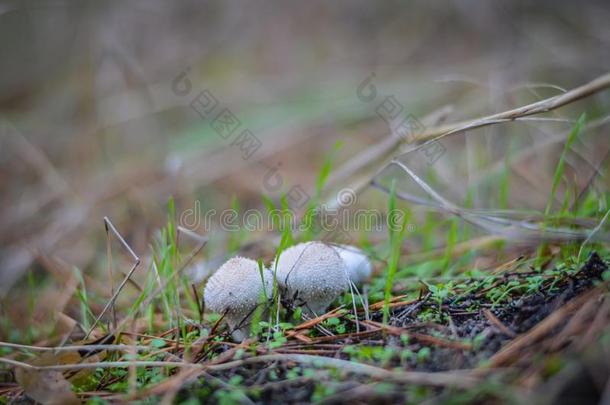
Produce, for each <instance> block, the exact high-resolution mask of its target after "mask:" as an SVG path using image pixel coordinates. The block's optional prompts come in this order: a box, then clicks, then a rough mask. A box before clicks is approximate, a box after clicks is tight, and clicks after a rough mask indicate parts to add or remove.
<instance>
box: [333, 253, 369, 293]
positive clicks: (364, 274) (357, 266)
mask: <svg viewBox="0 0 610 405" xmlns="http://www.w3.org/2000/svg"><path fill="white" fill-rule="evenodd" d="M333 247H334V248H335V250H336V251H337V253H339V256H341V259H343V262H344V263H345V266H346V267H347V275H348V276H349V279H350V281H351V282H352V283H354V284H360V283H364V282H365V281H367V280H368V279H369V278H370V277H371V274H372V273H373V265H372V264H371V261H370V260H369V258H368V256H367V254H366V253H364V251H362V249H359V248H357V247H356V246H351V245H336V246H333Z"/></svg>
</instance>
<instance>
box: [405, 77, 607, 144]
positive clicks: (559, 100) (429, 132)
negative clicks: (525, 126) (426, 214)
mask: <svg viewBox="0 0 610 405" xmlns="http://www.w3.org/2000/svg"><path fill="white" fill-rule="evenodd" d="M609 87H610V73H606V74H604V75H602V76H599V77H597V78H596V79H593V80H591V81H590V82H589V83H586V84H583V85H582V86H579V87H576V88H574V89H572V90H569V91H566V92H565V93H562V94H559V95H557V96H553V97H549V98H546V99H544V100H540V101H537V102H535V103H532V104H528V105H524V106H522V107H518V108H514V109H512V110H508V111H503V112H501V113H497V114H492V115H488V116H486V117H481V118H475V119H473V120H469V121H462V122H458V123H454V124H448V125H443V126H440V127H436V128H434V127H433V128H429V129H425V130H424V131H423V132H422V133H420V134H418V135H417V136H415V141H428V140H430V139H439V138H442V137H445V136H448V135H451V134H455V133H458V132H462V131H465V130H468V129H474V128H480V127H483V126H487V125H493V124H498V123H502V122H507V121H513V120H516V119H519V118H523V117H527V116H529V115H534V114H541V113H545V112H549V111H552V110H555V109H557V108H559V107H562V106H564V105H567V104H570V103H573V102H574V101H578V100H580V99H582V98H585V97H589V96H591V95H593V94H595V93H597V92H599V91H602V90H605V89H607V88H609Z"/></svg>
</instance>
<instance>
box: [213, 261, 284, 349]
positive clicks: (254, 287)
mask: <svg viewBox="0 0 610 405" xmlns="http://www.w3.org/2000/svg"><path fill="white" fill-rule="evenodd" d="M263 276H264V279H265V282H264V285H263V280H262V279H261V274H260V271H259V267H258V263H257V262H255V261H254V260H252V259H247V258H245V257H234V258H232V259H229V260H228V261H227V262H225V263H224V264H223V265H222V266H220V268H219V269H218V270H217V271H216V272H215V273H214V274H213V275H212V276H211V277H210V278H209V280H208V282H207V284H206V286H205V290H204V300H205V306H206V308H207V309H209V310H211V311H213V312H216V313H219V314H225V317H224V320H225V321H226V322H227V324H228V325H229V328H230V329H231V330H232V337H233V339H234V340H235V341H237V342H241V341H242V340H244V338H246V337H247V336H248V334H249V331H250V328H249V325H248V323H249V321H250V318H251V317H252V315H253V314H254V312H255V310H256V306H257V305H258V304H259V303H260V300H261V297H262V294H263V292H264V293H265V296H266V297H267V298H269V297H271V294H272V293H273V273H271V271H269V269H266V268H264V269H263Z"/></svg>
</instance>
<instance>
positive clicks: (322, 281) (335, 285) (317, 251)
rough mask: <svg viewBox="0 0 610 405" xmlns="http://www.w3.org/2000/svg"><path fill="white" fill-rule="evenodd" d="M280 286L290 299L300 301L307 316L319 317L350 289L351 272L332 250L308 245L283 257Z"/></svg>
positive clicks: (310, 243)
mask: <svg viewBox="0 0 610 405" xmlns="http://www.w3.org/2000/svg"><path fill="white" fill-rule="evenodd" d="M271 270H272V271H274V270H275V263H274V264H272V267H271ZM277 282H278V284H279V285H280V287H281V288H282V289H283V291H284V293H285V294H287V296H288V298H289V299H293V298H296V301H297V302H298V303H300V304H302V305H303V306H304V310H305V311H306V312H307V313H310V314H311V313H312V312H313V314H316V315H319V314H321V313H324V311H325V310H326V308H328V306H329V305H330V304H331V303H332V302H333V301H334V300H335V298H337V297H338V296H339V295H341V293H343V291H345V289H346V288H347V287H348V278H347V268H346V267H345V263H343V260H342V259H341V257H340V256H339V254H338V253H337V252H336V251H335V249H333V248H332V247H330V246H328V245H326V244H324V243H321V242H305V243H300V244H298V245H295V246H292V247H290V248H288V249H286V250H285V251H283V252H282V253H281V254H280V257H279V261H278V262H277Z"/></svg>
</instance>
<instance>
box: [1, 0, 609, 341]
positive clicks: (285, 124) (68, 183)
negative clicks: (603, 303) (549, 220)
mask: <svg viewBox="0 0 610 405" xmlns="http://www.w3.org/2000/svg"><path fill="white" fill-rule="evenodd" d="M608 21H610V7H608V4H607V2H606V1H597V2H596V1H589V2H586V3H581V2H569V1H553V2H551V1H548V2H535V3H531V2H520V1H517V2H509V1H498V2H474V1H446V2H427V1H414V2H400V1H395V2H394V1H389V2H382V3H378V2H369V1H352V2H343V1H341V2H332V3H330V2H323V1H308V2H299V3H292V4H290V5H289V4H287V3H285V2H279V1H278V2H265V3H264V4H260V3H252V2H245V1H234V2H200V1H176V2H171V3H167V2H161V1H157V0H147V1H138V0H134V1H129V2H103V3H100V2H96V1H89V0H83V1H78V2H77V1H52V0H49V1H29V0H21V1H1V2H0V135H1V137H0V206H1V207H2V209H1V211H0V241H1V242H0V246H1V248H0V266H1V267H0V294H1V296H2V317H3V318H5V317H6V319H11V321H10V323H7V322H8V321H6V322H5V321H3V322H4V325H3V326H2V329H3V332H2V333H1V334H2V335H5V334H6V335H9V334H10V332H9V329H8V328H9V325H15V324H16V325H19V324H20V323H23V322H25V321H26V320H27V321H30V320H31V318H30V317H29V316H27V314H29V313H30V312H32V311H31V310H29V309H27V308H21V306H19V307H17V306H15V305H13V304H12V302H14V301H13V300H14V299H15V297H18V296H20V295H19V294H21V291H23V289H24V288H26V287H28V286H29V287H32V286H44V287H45V288H44V289H42V288H41V289H34V290H31V289H30V290H29V291H42V292H41V293H37V294H36V296H35V301H36V303H35V304H32V306H35V307H36V308H37V309H36V310H35V311H34V315H33V316H34V319H44V318H45V317H47V316H49V314H50V313H51V312H53V313H55V312H62V310H63V308H64V307H65V306H66V303H67V302H68V301H69V300H70V299H72V298H71V297H72V293H73V291H74V289H75V288H77V285H78V283H79V281H78V279H77V278H74V272H73V269H74V268H77V269H79V271H80V272H82V274H84V276H85V279H86V282H87V284H88V286H89V287H90V288H91V289H92V291H93V292H92V294H94V295H95V294H96V291H97V294H99V299H98V300H97V301H95V300H94V302H95V303H96V305H97V307H95V308H97V309H98V311H99V309H100V306H102V305H103V304H104V303H105V301H106V300H107V295H108V292H107V284H106V283H107V282H106V281H104V280H105V275H106V273H105V271H106V270H105V269H106V267H105V266H106V264H105V260H106V236H105V235H106V234H105V230H104V223H103V218H104V216H107V217H109V218H110V220H111V221H112V223H113V224H114V225H115V226H116V227H117V229H118V230H119V231H120V232H121V233H122V235H123V236H124V238H125V240H126V241H127V243H128V244H129V245H130V246H131V247H132V248H133V250H134V251H135V252H136V253H137V254H138V255H140V256H142V257H144V258H145V257H146V256H147V254H148V253H147V252H148V251H149V246H150V244H151V240H152V238H153V237H154V233H155V230H156V229H158V228H160V227H161V226H162V225H163V224H165V223H166V218H167V202H168V199H169V198H170V197H172V196H173V198H175V201H176V211H177V215H180V213H183V212H185V210H189V209H193V208H195V207H197V209H199V210H201V211H206V210H210V209H216V210H219V211H220V210H223V209H225V208H228V207H231V206H235V205H236V204H237V203H236V201H238V204H239V206H240V208H241V209H242V210H245V209H249V208H261V207H264V204H263V200H262V197H261V196H262V195H265V196H268V197H269V198H270V199H271V200H272V201H275V202H277V201H279V200H280V197H281V195H282V193H288V192H290V191H291V190H293V188H294V187H295V186H299V188H298V189H297V191H298V193H301V194H300V195H301V196H303V195H306V196H312V195H314V194H315V184H316V178H318V176H319V173H320V170H321V168H322V167H323V165H324V162H325V160H326V159H328V157H329V155H332V158H333V167H340V166H341V165H342V163H344V162H347V161H349V159H350V158H353V157H354V156H357V155H358V154H360V153H365V152H366V151H367V150H370V148H373V147H374V146H375V145H377V144H379V143H380V142H382V141H383V140H385V139H386V138H387V137H388V134H389V132H390V131H389V129H388V126H387V124H386V123H385V122H384V120H383V119H382V118H380V116H379V114H378V109H379V106H380V105H381V103H382V102H383V101H384V100H386V98H387V97H389V96H393V97H394V99H395V100H397V101H398V103H400V105H401V107H403V111H402V114H404V115H409V116H413V117H415V118H416V119H417V120H418V121H419V122H421V123H422V125H423V126H429V125H438V124H440V123H442V122H457V121H460V120H465V119H470V118H476V117H479V116H483V115H486V114H491V113H495V112H501V111H504V110H507V109H510V108H514V107H518V106H521V105H525V104H527V103H532V102H535V101H538V100H541V99H543V98H546V97H550V96H552V95H556V94H560V93H562V92H564V91H565V90H567V89H571V88H573V87H576V86H579V85H581V84H584V83H586V82H588V81H590V80H592V79H594V78H595V77H597V76H600V75H602V74H604V73H606V71H607V70H608V68H609V67H610V26H609V25H608V24H607V22H608ZM367 80H369V81H368V82H367ZM363 85H366V86H367V87H366V88H367V89H370V88H372V87H370V86H369V85H372V86H374V89H375V94H374V95H372V94H368V95H367V96H364V97H363V95H362V89H363ZM609 105H610V92H601V93H599V94H596V95H594V96H592V97H590V98H587V99H586V100H583V101H580V102H578V103H575V104H571V105H569V106H567V107H565V108H562V109H561V110H558V111H556V112H552V113H549V114H548V115H547V117H548V120H541V121H537V120H533V121H523V122H515V123H509V124H503V125H496V126H490V127H485V128H481V129H478V130H476V131H471V132H468V133H466V134H459V135H456V136H452V137H451V138H447V139H446V140H443V148H444V150H445V153H444V155H443V156H442V157H440V159H438V160H437V161H435V162H433V164H428V163H429V162H427V163H426V162H424V163H426V164H423V165H422V166H421V167H422V169H421V171H420V173H421V174H422V177H425V178H426V179H427V180H426V181H430V179H431V178H434V179H436V180H435V183H434V184H435V185H436V187H437V191H439V192H441V193H442V194H443V195H444V196H445V197H446V198H450V199H451V200H452V201H453V202H455V203H456V204H458V205H460V206H469V207H472V208H486V209H496V208H510V209H519V210H534V211H536V212H541V211H543V210H544V208H545V204H546V202H547V199H548V196H549V192H550V189H551V183H552V175H553V171H554V168H555V165H556V164H557V159H558V156H559V155H560V153H561V151H562V149H563V142H564V141H565V139H566V136H567V134H568V133H569V131H570V129H571V128H572V127H573V125H574V122H575V121H576V119H577V118H578V117H579V116H580V114H581V113H582V112H587V119H588V122H590V123H594V124H595V125H593V126H591V128H590V130H589V131H587V138H586V141H582V142H577V144H576V145H575V146H574V149H575V151H577V153H576V154H575V155H574V156H570V157H569V159H568V161H569V163H570V168H571V169H572V171H571V172H570V171H569V172H568V175H567V176H566V177H567V178H569V179H571V180H574V185H575V189H574V190H572V191H571V192H572V194H571V195H572V196H574V195H576V196H579V195H580V194H581V193H582V192H583V190H589V187H591V186H592V185H593V186H594V187H596V188H597V189H599V190H601V191H600V193H603V192H604V191H606V190H607V185H608V183H607V182H608V180H607V177H605V176H604V173H607V168H608V165H607V160H606V157H607V152H608V148H609V144H610V143H609V142H608V141H607V139H608V133H607V132H608V128H607V125H606V122H607V121H608V120H606V119H605V114H607V111H608V107H609ZM212 107H214V108H212ZM207 109H210V111H208V110H207ZM439 111H441V112H442V114H440V116H439V117H437V119H436V120H430V121H426V117H429V115H430V114H434V113H435V112H437V113H438V112H439ZM222 114H224V115H222ZM219 115H220V117H219ZM217 117H219V118H217ZM215 120H216V121H215ZM218 120H219V121H218ZM219 125H220V126H219ZM244 130H249V132H246V135H242V134H243V133H244V132H243V131H244ZM229 132H230V134H229ZM240 137H241V138H240ZM240 140H241V141H242V143H240ZM245 140H248V143H246V144H244V143H243V142H244V141H245ZM338 141H340V142H341V145H342V147H341V148H339V149H336V148H335V145H336V143H337V142H338ZM246 146H248V147H247V148H246V150H244V147H246ZM333 151H335V152H333ZM525 152H527V153H525ZM397 154H398V153H397ZM507 156H511V158H510V159H508V158H507ZM513 158H514V160H513ZM515 162H516V163H515ZM513 163H515V164H513ZM493 165H496V166H497V167H496V168H497V169H498V170H496V171H495V172H494V170H492V166H493ZM498 165H499V166H498ZM381 168H382V166H381V165H377V166H374V167H373V173H372V174H374V172H375V171H377V170H379V169H381ZM274 170H275V171H274ZM270 171H274V173H276V174H279V175H280V176H281V181H280V182H277V181H275V180H274V181H275V182H274V183H273V185H270V183H269V181H270V180H269V177H268V174H269V173H270ZM331 172H332V171H331ZM508 172H510V173H511V176H512V175H513V174H514V176H513V177H511V179H513V178H514V180H513V181H511V182H510V187H509V186H508V180H506V179H507V178H508V177H506V173H508ZM494 173H495V174H494ZM570 173H571V174H570ZM577 175H578V176H577ZM393 176H394V177H397V176H398V175H393ZM494 176H495V177H494ZM502 176H504V177H502ZM348 177H349V176H348ZM577 177H578V178H577ZM331 178H332V174H331ZM275 179H276V180H277V179H278V178H275ZM502 179H504V181H505V182H506V185H505V186H503V187H504V188H502V189H503V190H504V194H503V195H502V193H500V194H498V187H499V184H503V183H501V182H502ZM403 180H404V179H403ZM401 181H402V180H401ZM348 184H349V182H348V181H347V180H345V181H341V182H340V184H334V186H335V187H338V188H341V187H342V186H347V185H348ZM401 187H404V189H405V190H406V189H407V188H408V184H406V183H405V184H404V185H402V186H401ZM569 188H570V187H569V186H565V187H564V188H563V191H562V192H563V193H566V192H567V191H566V190H568V189H569ZM293 191H294V190H293ZM298 193H297V194H298ZM293 197H295V196H294V195H293ZM300 198H301V197H298V196H296V197H295V198H294V201H295V204H296V205H300V203H299V201H298V200H299V199H300ZM232 201H233V203H232ZM558 201H559V205H561V201H562V197H559V198H558ZM232 204H233V205H232ZM386 204H387V195H385V194H384V193H382V192H380V191H379V190H376V189H372V188H365V189H364V190H362V192H361V193H359V195H358V201H357V205H358V206H361V207H366V208H375V207H377V208H379V207H381V208H383V207H385V206H386ZM423 208H425V207H423ZM423 208H422V211H417V210H418V209H419V208H417V207H415V208H413V209H414V210H415V211H414V216H413V218H414V219H413V221H415V222H417V226H418V227H425V226H426V221H427V220H429V218H430V215H434V212H432V213H431V212H430V211H429V210H424V209H423ZM602 208H603V207H602ZM451 224H452V222H451V218H448V219H447V222H446V223H445V222H443V223H441V224H439V227H438V233H439V235H441V236H442V235H444V232H446V229H449V228H450V227H451ZM193 230H194V231H197V232H198V233H200V234H206V235H207V236H208V237H210V243H209V244H208V246H206V248H205V251H204V252H203V256H204V257H205V258H206V259H208V258H212V257H215V256H218V255H221V256H222V255H223V254H225V253H226V252H227V251H228V250H230V249H228V248H227V247H226V246H227V239H231V238H235V236H234V235H233V236H232V235H227V233H226V232H220V231H218V232H211V231H210V230H203V229H197V227H195V228H194V229H193ZM473 232H474V231H473ZM462 236H464V237H472V236H473V234H472V233H470V234H468V235H462ZM354 237H355V238H361V236H354ZM256 238H257V236H256V235H254V234H253V233H248V234H246V235H242V236H241V239H240V240H239V241H240V244H245V243H247V242H250V241H252V240H256ZM261 238H262V239H264V240H266V239H265V236H264V233H263V236H262V237H261ZM369 238H371V239H373V242H374V235H373V236H371V235H369ZM424 239H426V238H424ZM444 244H445V239H444V238H441V239H439V240H438V241H436V240H432V241H430V240H429V239H426V240H421V241H420V240H418V239H417V238H416V237H415V236H414V237H413V239H412V241H410V242H409V243H408V246H407V248H406V249H407V251H409V252H419V251H423V250H425V249H432V248H435V247H441V246H443V245H444ZM272 245H273V244H272V243H270V244H269V246H270V247H269V248H268V249H272ZM113 246H114V248H115V249H116V253H115V258H116V260H123V261H124V262H125V263H124V264H119V265H117V267H119V268H120V269H121V271H125V272H126V271H127V269H128V268H129V262H130V260H131V259H130V257H129V255H127V254H126V253H125V251H124V250H121V249H122V248H121V246H120V245H119V244H118V243H116V240H115V241H114V242H113ZM269 251H270V250H267V252H269ZM262 254H263V255H267V256H268V255H269V253H265V251H264V252H263V253H262ZM121 257H122V259H120V258H121ZM145 271H146V269H145V268H144V270H143V272H145ZM119 276H120V275H119ZM119 276H117V277H119ZM120 277H122V276H120ZM119 279H120V278H119ZM58 287H61V288H59V289H58ZM70 290H71V291H70ZM62 300H63V301H62ZM46 303H48V304H49V305H46ZM28 311H30V312H28ZM3 338H5V337H3Z"/></svg>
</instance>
